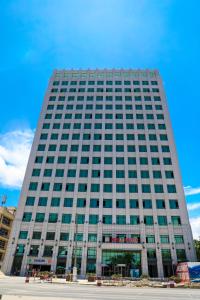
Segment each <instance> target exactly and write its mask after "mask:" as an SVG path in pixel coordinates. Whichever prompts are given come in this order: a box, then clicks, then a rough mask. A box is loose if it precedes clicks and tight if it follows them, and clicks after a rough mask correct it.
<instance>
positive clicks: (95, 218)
mask: <svg viewBox="0 0 200 300" xmlns="http://www.w3.org/2000/svg"><path fill="white" fill-rule="evenodd" d="M98 221H99V216H98V215H89V224H97V223H98Z"/></svg>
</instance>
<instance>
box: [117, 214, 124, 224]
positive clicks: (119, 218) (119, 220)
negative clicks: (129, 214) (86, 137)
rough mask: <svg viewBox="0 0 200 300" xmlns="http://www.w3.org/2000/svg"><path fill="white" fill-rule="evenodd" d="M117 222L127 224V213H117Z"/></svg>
mask: <svg viewBox="0 0 200 300" xmlns="http://www.w3.org/2000/svg"><path fill="white" fill-rule="evenodd" d="M116 224H118V225H125V224H126V216H125V215H117V216H116Z"/></svg>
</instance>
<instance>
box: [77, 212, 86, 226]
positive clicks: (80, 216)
mask: <svg viewBox="0 0 200 300" xmlns="http://www.w3.org/2000/svg"><path fill="white" fill-rule="evenodd" d="M76 223H77V224H84V223H85V215H83V214H77V215H76Z"/></svg>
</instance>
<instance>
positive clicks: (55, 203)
mask: <svg viewBox="0 0 200 300" xmlns="http://www.w3.org/2000/svg"><path fill="white" fill-rule="evenodd" d="M51 206H53V207H57V206H60V198H58V197H53V198H52V199H51Z"/></svg>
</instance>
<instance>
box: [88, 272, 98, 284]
mask: <svg viewBox="0 0 200 300" xmlns="http://www.w3.org/2000/svg"><path fill="white" fill-rule="evenodd" d="M87 276H88V277H87V279H88V282H95V280H96V274H95V273H88V274H87Z"/></svg>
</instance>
